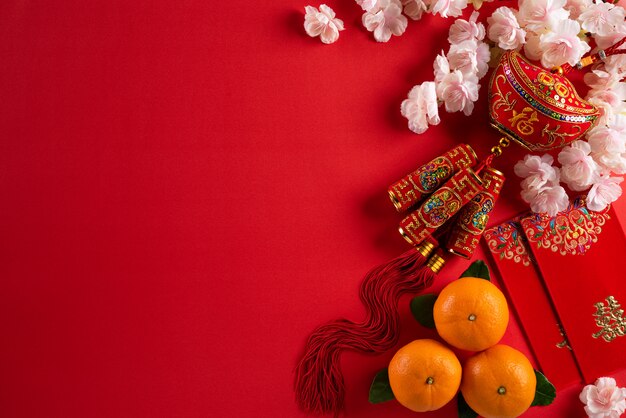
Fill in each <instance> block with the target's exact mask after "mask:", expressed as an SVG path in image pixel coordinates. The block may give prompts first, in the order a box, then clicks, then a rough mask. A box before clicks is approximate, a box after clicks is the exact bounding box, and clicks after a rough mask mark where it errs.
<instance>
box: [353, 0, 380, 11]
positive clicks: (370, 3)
mask: <svg viewBox="0 0 626 418" xmlns="http://www.w3.org/2000/svg"><path fill="white" fill-rule="evenodd" d="M376 3H378V0H356V4H358V5H359V6H361V9H363V10H365V11H366V12H369V11H370V10H372V9H373V8H374V7H376Z"/></svg>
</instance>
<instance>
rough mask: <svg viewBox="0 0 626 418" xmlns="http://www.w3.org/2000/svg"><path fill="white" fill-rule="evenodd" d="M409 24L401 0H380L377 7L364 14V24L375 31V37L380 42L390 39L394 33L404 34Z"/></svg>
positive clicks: (369, 29) (371, 30)
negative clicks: (403, 12)
mask: <svg viewBox="0 0 626 418" xmlns="http://www.w3.org/2000/svg"><path fill="white" fill-rule="evenodd" d="M407 24H408V21H407V20H406V17H405V16H404V15H403V14H402V3H400V0H378V3H377V5H376V7H375V8H373V9H371V10H370V11H368V12H365V14H363V26H365V28H367V30H368V31H370V32H374V39H376V40H377V41H378V42H387V41H389V39H390V38H391V35H392V34H393V35H395V36H400V35H402V34H403V33H404V31H405V30H406V26H407Z"/></svg>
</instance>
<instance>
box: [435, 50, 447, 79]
mask: <svg viewBox="0 0 626 418" xmlns="http://www.w3.org/2000/svg"><path fill="white" fill-rule="evenodd" d="M433 68H434V73H435V81H436V82H437V83H439V82H440V81H441V80H443V78H444V77H445V76H446V75H448V74H450V63H449V62H448V58H446V56H445V55H444V53H443V51H442V52H441V54H440V55H437V57H436V58H435V62H433Z"/></svg>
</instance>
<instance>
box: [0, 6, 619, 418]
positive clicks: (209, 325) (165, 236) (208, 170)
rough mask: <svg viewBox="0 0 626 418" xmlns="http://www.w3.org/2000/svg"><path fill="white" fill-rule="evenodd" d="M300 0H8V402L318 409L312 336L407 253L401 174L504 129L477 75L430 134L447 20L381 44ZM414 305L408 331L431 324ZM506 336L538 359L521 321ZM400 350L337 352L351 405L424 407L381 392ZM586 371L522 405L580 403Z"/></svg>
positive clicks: (378, 409) (179, 412)
mask: <svg viewBox="0 0 626 418" xmlns="http://www.w3.org/2000/svg"><path fill="white" fill-rule="evenodd" d="M305 4H306V2H302V1H292V0H280V1H275V2H264V3H251V2H244V1H240V0H233V1H229V2H221V3H215V2H206V1H178V2H172V1H154V0H153V1H142V0H136V1H132V2H128V1H119V0H114V1H108V2H99V3H95V2H85V1H78V0H73V1H65V2H62V3H61V2H27V1H23V0H5V1H3V2H0V56H1V57H2V59H0V74H1V75H2V76H1V77H0V98H1V100H0V126H1V127H2V137H1V139H0V144H1V149H0V173H1V176H0V195H1V196H2V199H3V203H2V205H1V207H2V212H1V214H2V216H1V217H0V236H1V237H2V239H1V240H0V260H1V262H0V278H1V279H0V324H1V328H0V331H1V335H2V343H0V410H1V411H2V416H3V417H65V418H69V417H146V416H155V417H156V416H158V417H196V416H197V417H206V416H211V417H230V416H232V417H276V416H284V417H298V416H302V414H301V413H300V412H298V411H297V408H296V406H295V403H294V400H293V392H292V381H293V374H292V372H293V368H294V366H295V363H296V361H297V359H298V357H299V355H300V353H301V350H302V347H303V344H304V341H305V338H306V336H307V335H308V333H309V332H310V331H311V330H312V329H313V327H315V326H316V325H317V324H319V323H321V322H324V321H326V320H329V319H333V318H336V317H339V316H346V317H349V318H353V319H361V318H362V316H363V314H364V312H363V308H362V307H361V305H360V303H359V301H358V297H357V292H358V285H359V282H360V279H361V276H362V275H363V274H364V273H365V272H366V271H367V270H368V269H369V268H371V267H372V266H374V265H376V264H379V263H381V262H384V261H386V260H388V259H390V258H392V257H394V256H396V255H398V254H400V253H401V252H403V251H405V250H406V249H407V246H406V243H405V242H404V240H403V239H402V238H401V237H400V236H399V235H398V233H397V231H396V226H397V224H398V221H399V220H400V217H399V216H398V214H397V213H395V210H394V209H393V207H392V206H391V204H390V202H389V200H388V197H387V192H386V189H387V186H389V184H391V183H392V182H393V181H395V180H397V179H398V178H400V177H402V176H403V175H405V174H406V173H408V172H410V171H412V170H414V169H415V168H416V167H417V166H419V165H421V164H423V163H425V162H427V161H429V160H430V159H432V158H433V157H434V156H436V155H439V154H441V153H442V152H444V151H445V150H447V149H449V148H451V147H452V146H453V145H456V144H457V143H458V142H460V141H461V139H462V140H463V141H464V142H467V143H470V144H472V145H473V146H474V147H475V148H476V149H478V150H482V155H484V153H485V152H486V150H487V149H488V146H490V145H491V144H493V143H494V142H495V140H497V138H498V137H497V135H496V134H495V133H493V132H492V131H490V130H489V129H488V128H487V121H488V117H487V109H486V97H485V90H484V88H483V90H482V91H481V100H480V103H479V104H478V106H477V108H476V110H475V113H474V116H473V117H471V118H466V117H464V116H463V115H460V114H455V115H447V114H446V115H444V116H443V119H444V121H445V123H443V124H442V125H440V126H437V127H434V128H432V129H431V130H430V131H429V132H428V133H427V134H425V135H423V136H416V135H414V134H412V133H411V132H409V131H408V130H407V129H406V126H405V120H404V119H403V118H402V117H401V116H400V114H399V105H400V102H401V100H402V99H403V98H404V97H405V96H406V94H407V92H408V90H409V89H410V87H411V86H412V85H414V84H415V83H417V82H421V81H424V80H427V79H430V78H431V77H432V75H431V63H432V60H433V58H434V56H435V54H436V53H437V52H439V51H440V50H441V49H442V48H444V47H446V42H445V38H446V30H447V27H448V26H449V24H450V23H451V21H444V20H441V19H437V18H432V17H430V16H429V17H427V18H425V19H423V20H422V21H421V22H419V23H414V22H411V23H410V24H409V28H408V30H407V32H406V34H405V35H404V36H403V37H401V38H393V39H392V40H391V41H390V42H389V43H388V44H382V45H381V44H377V43H376V42H374V41H373V39H372V37H371V34H369V33H367V32H366V31H365V30H364V29H363V28H362V26H361V24H360V11H359V9H358V7H356V6H355V4H354V3H353V2H351V1H344V2H339V1H331V2H329V5H330V6H332V7H333V8H335V10H336V11H337V13H338V15H339V16H340V17H341V18H343V19H344V21H345V22H346V27H347V30H346V31H345V32H342V33H341V37H340V39H339V42H338V43H337V44H334V45H330V46H327V45H322V44H321V43H320V42H319V40H315V39H310V38H309V37H307V36H306V35H305V34H304V32H303V29H302V23H303V8H304V6H305ZM499 4H502V3H499ZM483 84H486V79H485V81H484V82H483ZM479 153H480V151H479ZM522 155H523V152H522V151H521V150H519V149H514V150H513V149H510V150H507V152H506V155H505V156H504V157H503V158H502V159H501V161H498V166H499V167H500V168H502V169H503V171H504V172H505V174H507V177H508V178H509V181H508V183H507V184H505V190H504V191H503V194H502V196H501V197H500V199H499V202H498V205H497V208H496V210H495V212H494V214H493V215H492V218H491V223H492V224H495V223H497V222H501V221H503V220H505V219H507V218H509V217H511V216H512V215H514V214H516V213H519V212H521V211H523V210H524V209H525V206H524V205H523V204H522V202H521V201H520V199H519V198H518V191H519V190H518V189H519V186H518V181H517V180H516V179H515V178H514V176H513V174H512V169H511V166H512V162H514V161H515V160H517V159H518V158H520V157H521V156H522ZM624 207H625V206H624V205H623V204H622V206H621V209H620V210H621V211H622V212H621V213H624V212H623V211H624ZM475 257H481V258H486V256H485V254H484V252H483V251H482V249H481V251H479V253H478V254H477V255H476V256H475ZM606 262H607V263H615V268H616V271H618V268H621V267H622V264H621V263H622V261H620V260H607V261H606ZM466 266H467V262H466V261H463V260H460V259H459V260H454V261H452V262H451V263H450V265H449V266H448V267H447V268H446V269H445V270H444V271H443V273H442V274H441V277H440V280H439V281H438V282H437V283H436V285H435V289H440V288H441V287H442V286H443V285H444V284H445V283H446V282H447V281H449V280H451V279H453V278H455V277H456V276H458V274H459V273H460V272H461V271H462V270H464V269H465V267H466ZM529 296H531V295H529ZM408 300H409V299H408V298H407V299H406V300H404V301H402V303H401V305H400V309H401V312H402V315H403V318H404V321H403V335H402V338H401V342H400V344H405V343H407V342H408V341H411V340H412V339H415V338H421V337H429V336H432V335H433V333H432V332H431V331H426V330H423V329H421V328H420V327H419V325H417V324H416V323H415V322H414V321H413V320H412V319H411V318H410V316H409V311H408ZM504 342H506V343H508V344H511V345H513V346H515V347H518V348H520V349H521V350H523V351H524V352H526V353H528V354H530V350H529V348H528V346H526V344H525V342H524V340H523V337H522V335H521V333H520V330H519V326H518V325H517V323H516V322H515V320H514V321H512V323H511V325H510V326H509V329H508V331H507V334H506V335H505V338H504ZM392 355H393V352H389V353H387V354H385V355H383V356H377V357H364V356H359V355H353V354H348V355H345V356H344V357H343V358H342V362H343V365H344V367H345V375H346V388H347V391H348V397H347V400H346V410H347V416H350V417H379V416H387V417H392V416H393V417H409V416H414V414H413V413H411V412H410V411H408V410H405V409H403V408H402V407H401V406H400V405H398V404H397V403H395V402H390V403H388V404H384V405H378V406H372V405H369V404H368V403H367V391H368V387H369V384H370V380H371V378H372V376H373V375H374V374H375V373H376V372H377V371H378V370H379V369H380V368H382V367H384V366H385V364H386V363H387V362H388V361H389V359H390V358H391V356H392ZM619 383H621V384H622V385H626V379H625V378H624V376H622V377H621V380H619ZM579 389H580V388H573V389H571V390H569V391H562V392H561V393H559V397H558V399H557V401H556V402H555V404H554V405H553V406H551V407H549V408H548V409H543V410H540V409H535V410H531V411H530V412H528V413H527V414H526V415H525V416H526V417H545V416H548V415H549V416H550V417H568V418H572V417H574V418H576V417H582V416H584V415H583V412H582V405H580V404H579V403H578V401H577V400H576V396H577V393H578V391H579ZM453 411H454V406H453V405H452V404H450V405H448V406H446V407H445V408H444V409H442V410H441V411H438V412H434V413H429V414H425V415H424V416H425V417H432V418H435V417H440V418H443V417H450V416H454V414H453Z"/></svg>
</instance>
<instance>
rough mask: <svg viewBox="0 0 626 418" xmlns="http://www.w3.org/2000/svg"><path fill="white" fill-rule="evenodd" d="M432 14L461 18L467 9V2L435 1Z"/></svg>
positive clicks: (458, 0)
mask: <svg viewBox="0 0 626 418" xmlns="http://www.w3.org/2000/svg"><path fill="white" fill-rule="evenodd" d="M431 6H432V9H431V12H432V13H433V14H439V15H440V16H441V17H457V16H461V13H462V12H463V9H465V8H466V7H467V0H433V2H432V4H431Z"/></svg>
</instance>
